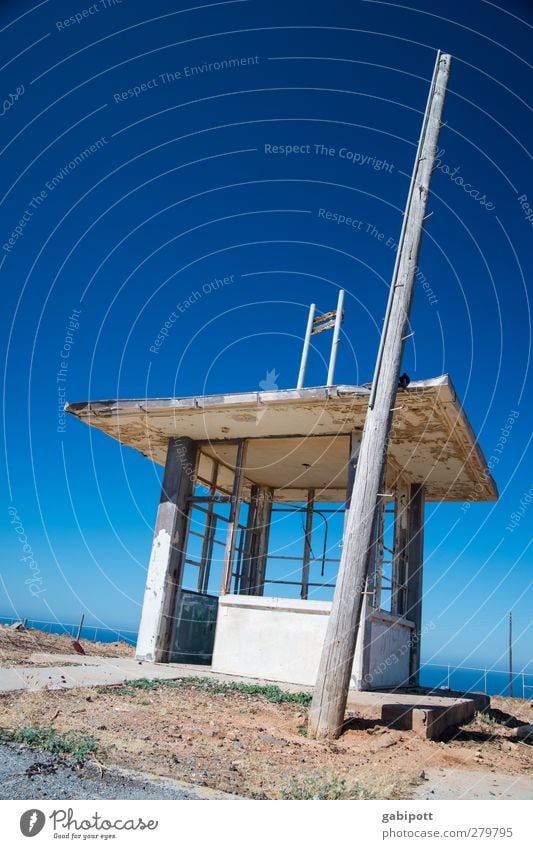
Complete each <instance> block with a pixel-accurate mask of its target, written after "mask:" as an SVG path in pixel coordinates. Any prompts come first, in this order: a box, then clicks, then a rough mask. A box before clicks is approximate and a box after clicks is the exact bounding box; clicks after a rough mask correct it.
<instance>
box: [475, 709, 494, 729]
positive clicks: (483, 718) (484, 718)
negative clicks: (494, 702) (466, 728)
mask: <svg viewBox="0 0 533 849" xmlns="http://www.w3.org/2000/svg"><path fill="white" fill-rule="evenodd" d="M476 720H477V721H478V722H479V723H480V725H488V726H489V728H496V725H497V724H498V723H497V722H496V720H495V718H494V717H493V716H492V715H491V714H490V713H481V712H478V713H476Z"/></svg>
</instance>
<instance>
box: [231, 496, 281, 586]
mask: <svg viewBox="0 0 533 849" xmlns="http://www.w3.org/2000/svg"><path fill="white" fill-rule="evenodd" d="M272 497H273V492H272V490H271V489H270V487H268V486H256V485H254V486H253V487H252V492H251V497H250V508H249V509H250V513H249V524H248V531H247V535H246V537H247V539H246V556H245V559H244V569H243V575H242V578H241V583H240V589H239V592H240V593H241V594H243V595H264V590H265V586H264V580H265V571H266V561H267V554H268V537H269V534H270V520H271V517H272Z"/></svg>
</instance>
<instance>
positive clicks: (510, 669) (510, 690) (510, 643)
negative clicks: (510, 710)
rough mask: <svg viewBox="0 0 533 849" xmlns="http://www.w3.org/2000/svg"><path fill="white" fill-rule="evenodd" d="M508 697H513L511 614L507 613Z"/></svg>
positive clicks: (510, 612)
mask: <svg viewBox="0 0 533 849" xmlns="http://www.w3.org/2000/svg"><path fill="white" fill-rule="evenodd" d="M509 695H510V696H511V698H512V697H513V613H512V611H511V610H510V611H509Z"/></svg>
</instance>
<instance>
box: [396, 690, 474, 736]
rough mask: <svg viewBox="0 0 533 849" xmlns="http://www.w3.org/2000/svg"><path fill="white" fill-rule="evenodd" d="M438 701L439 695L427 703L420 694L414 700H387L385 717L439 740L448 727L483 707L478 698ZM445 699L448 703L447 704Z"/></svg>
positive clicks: (471, 715) (400, 726)
mask: <svg viewBox="0 0 533 849" xmlns="http://www.w3.org/2000/svg"><path fill="white" fill-rule="evenodd" d="M419 698H420V697H419ZM486 698H487V699H488V697H486ZM437 701H438V699H437V697H435V698H434V699H433V700H432V701H430V700H429V699H428V700H426V701H425V703H424V700H423V699H422V698H420V701H416V702H414V703H413V701H412V700H411V703H404V704H398V702H396V703H395V704H391V703H389V704H384V705H383V706H382V708H381V718H382V720H383V722H385V723H386V724H387V725H389V726H390V727H391V728H398V729H401V730H403V731H413V732H414V733H415V734H417V735H418V736H419V737H422V738H424V739H427V740H438V739H439V737H441V736H442V735H443V733H444V732H445V731H446V729H448V728H450V727H453V726H455V725H461V724H463V723H465V722H469V721H470V720H471V719H472V717H473V716H474V714H475V713H477V712H478V710H479V707H478V700H476V699H469V698H462V699H450V698H448V699H446V700H444V699H442V700H441V703H440V704H438V703H436V702H437ZM444 701H445V702H446V703H444V704H443V703H442V702H444ZM428 702H429V703H428ZM489 703H490V700H489Z"/></svg>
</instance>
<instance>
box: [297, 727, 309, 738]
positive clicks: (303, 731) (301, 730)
mask: <svg viewBox="0 0 533 849" xmlns="http://www.w3.org/2000/svg"><path fill="white" fill-rule="evenodd" d="M296 730H297V731H298V734H299V735H300V737H307V725H299V726H298V728H297V729H296Z"/></svg>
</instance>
